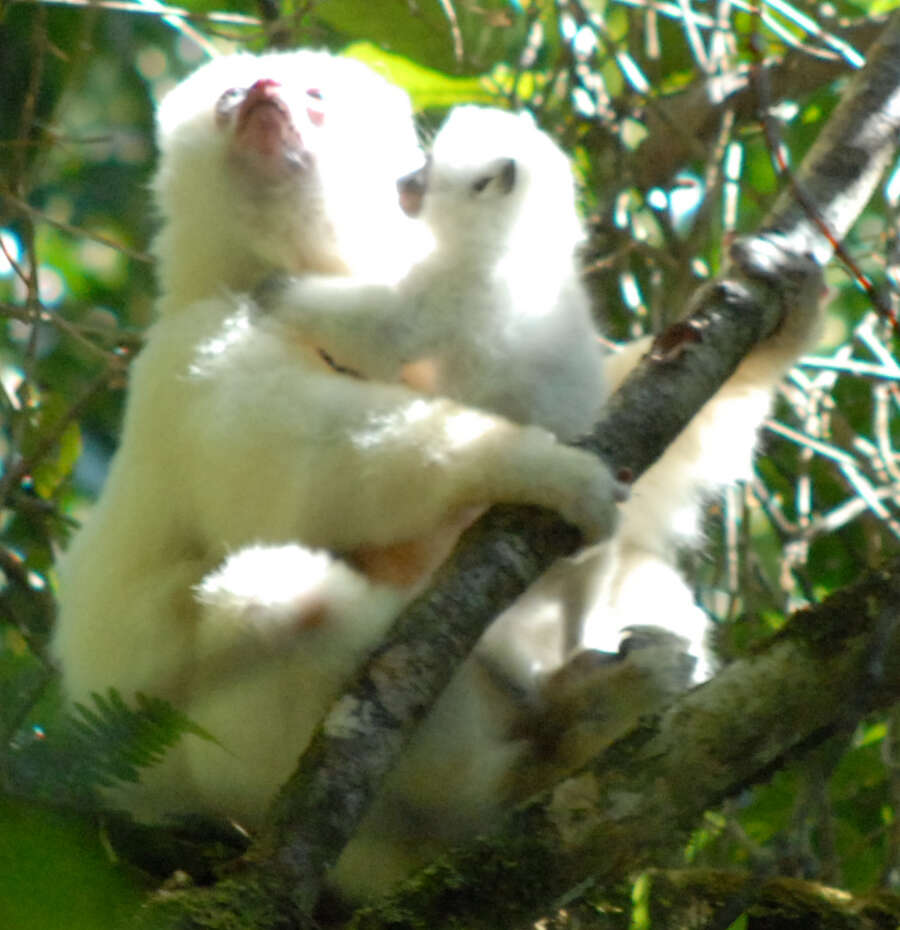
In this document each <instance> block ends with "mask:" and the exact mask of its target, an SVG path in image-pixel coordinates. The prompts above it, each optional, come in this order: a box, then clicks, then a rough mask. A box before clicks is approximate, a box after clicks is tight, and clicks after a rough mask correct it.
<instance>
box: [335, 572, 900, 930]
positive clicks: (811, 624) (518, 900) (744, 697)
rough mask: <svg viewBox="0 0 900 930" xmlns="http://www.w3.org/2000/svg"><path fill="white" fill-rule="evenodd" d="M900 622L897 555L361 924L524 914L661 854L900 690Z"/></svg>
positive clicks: (455, 922)
mask: <svg viewBox="0 0 900 930" xmlns="http://www.w3.org/2000/svg"><path fill="white" fill-rule="evenodd" d="M898 621H900V560H898V561H897V562H895V563H894V564H893V565H892V566H891V567H890V569H889V570H887V571H882V572H879V573H876V574H874V575H872V576H871V577H869V578H867V579H866V580H865V581H863V582H862V583H860V584H858V585H856V586H855V587H853V588H850V589H846V590H844V591H842V592H840V593H838V594H836V595H834V596H833V597H832V598H830V599H829V600H828V601H826V602H825V603H824V604H822V605H820V606H819V607H817V608H815V609H810V610H807V611H804V612H802V613H800V614H798V615H796V616H795V617H794V618H793V619H792V620H791V622H790V623H789V624H788V626H787V627H786V628H785V630H784V631H783V633H782V634H781V635H780V636H779V637H778V638H777V639H776V640H775V641H774V642H773V643H772V644H771V645H770V646H769V648H768V649H766V650H765V652H763V653H761V654H759V655H758V656H756V657H753V658H749V659H744V660H740V661H737V662H735V663H733V664H732V665H730V666H729V667H728V668H726V669H725V670H724V671H723V672H721V673H720V674H719V675H717V676H716V677H715V678H714V679H713V680H712V681H710V682H708V683H707V684H706V685H704V686H703V687H701V688H698V689H696V690H694V691H692V692H690V693H689V694H686V695H684V697H682V698H681V699H680V700H678V701H677V702H676V703H675V704H673V705H672V706H671V707H670V708H669V709H668V710H666V711H665V712H664V713H663V714H661V715H660V716H659V717H658V718H656V719H655V720H653V721H650V722H645V723H644V724H643V725H642V726H641V728H640V729H638V730H637V731H635V732H633V733H632V734H631V735H630V736H628V737H627V738H626V739H625V740H623V741H622V742H620V743H618V744H615V745H614V746H613V747H612V748H611V749H610V750H609V751H608V752H607V753H605V754H604V755H602V756H601V757H600V758H598V759H597V760H595V761H593V762H592V763H591V764H589V765H588V766H587V767H586V768H584V769H583V770H582V771H580V772H578V773H577V774H574V775H572V776H571V777H569V778H567V779H565V780H564V781H562V782H561V783H560V784H559V785H557V786H556V787H554V788H553V789H552V790H551V791H549V792H547V793H545V794H544V795H542V796H540V797H539V798H538V799H536V800H535V801H533V802H530V803H529V804H528V805H527V806H525V807H523V808H521V809H520V810H518V811H516V812H515V813H514V814H513V815H512V816H511V817H510V818H509V819H508V821H507V823H506V826H505V828H504V829H503V831H502V832H501V833H500V834H499V835H498V836H496V837H493V838H491V840H490V841H487V840H485V841H482V842H480V843H479V844H477V845H475V846H473V847H472V848H471V849H467V850H465V851H463V852H461V853H460V855H459V856H458V857H455V858H454V859H452V860H447V861H444V862H442V863H440V864H438V865H436V866H432V867H430V868H429V869H428V870H426V872H425V873H423V874H422V875H421V876H419V877H417V878H416V879H414V880H413V881H412V882H410V883H409V885H408V887H407V889H406V890H404V892H402V893H401V894H399V895H398V896H396V897H395V898H392V899H391V900H390V901H389V902H388V903H387V904H385V905H384V906H381V907H376V908H371V909H368V910H366V911H364V912H361V913H360V914H359V915H357V917H356V919H355V921H354V923H353V927H354V930H382V928H386V927H387V926H390V927H391V930H403V928H405V927H408V928H410V930H413V928H414V927H422V926H427V927H430V928H432V930H440V928H442V927H445V928H451V927H461V926H465V927H471V928H479V927H484V928H492V930H497V928H502V927H514V926H524V925H526V921H527V920H528V919H529V918H533V917H536V916H539V914H540V913H541V911H542V909H545V908H547V907H548V905H549V904H550V903H551V902H553V901H555V900H558V899H560V898H561V897H562V896H563V895H565V894H566V893H567V892H568V891H570V890H571V889H572V888H574V887H576V886H577V885H579V884H580V883H582V882H583V881H584V880H585V879H586V878H588V877H592V878H593V879H594V882H595V884H596V885H598V886H604V885H611V884H614V883H616V882H618V881H621V880H623V879H624V878H626V877H627V876H628V874H629V873H631V872H633V871H635V870H637V869H640V868H642V867H645V866H646V865H648V864H652V863H659V862H660V861H661V859H664V857H665V856H666V855H667V853H671V852H673V851H676V850H677V849H678V848H680V846H681V845H683V843H684V841H685V839H686V837H687V834H688V833H689V832H690V830H691V829H692V828H693V827H694V825H695V824H696V822H697V818H698V817H699V816H700V815H701V814H702V812H703V811H704V810H707V809H709V808H713V807H715V806H717V805H718V804H719V803H720V802H721V801H722V800H723V799H724V798H726V797H728V796H731V795H734V794H736V793H737V792H739V791H741V790H742V789H744V788H745V787H746V786H748V785H749V784H752V783H754V782H757V781H760V780H762V779H765V778H766V777H767V776H768V775H769V774H770V773H771V771H772V770H773V769H774V768H776V767H777V766H779V765H780V764H782V763H783V761H784V759H785V757H790V756H792V755H794V754H795V753H800V752H802V751H803V750H804V749H807V748H809V747H810V746H812V745H814V744H816V743H818V742H819V741H821V740H822V739H824V738H825V737H827V736H828V735H830V734H831V733H833V732H835V731H836V730H841V729H843V728H846V727H851V726H853V725H854V724H855V722H856V721H857V720H858V719H859V717H860V716H861V715H862V714H864V713H866V712H868V711H870V710H873V709H876V708H884V707H887V706H889V705H890V704H892V703H893V702H895V701H896V700H897V699H898V698H900V622H898ZM612 674H613V675H615V670H614V667H613V671H612ZM616 687H617V683H616V682H615V680H614V679H612V680H611V681H610V683H609V689H610V691H611V692H612V691H614V689H615V688H616Z"/></svg>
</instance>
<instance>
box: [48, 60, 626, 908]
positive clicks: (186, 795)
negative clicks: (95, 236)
mask: <svg viewBox="0 0 900 930" xmlns="http://www.w3.org/2000/svg"><path fill="white" fill-rule="evenodd" d="M159 145H160V151H161V163H160V168H159V173H158V176H157V180H156V185H155V191H156V197H157V201H158V206H159V211H160V214H161V216H162V219H163V225H162V229H161V231H160V233H159V236H158V238H157V241H156V244H155V250H156V254H157V256H158V259H159V275H160V283H161V291H162V293H161V296H160V301H159V310H160V319H159V321H158V322H157V323H156V324H155V325H154V327H153V328H152V329H151V330H150V332H149V333H148V337H147V342H146V345H145V348H144V349H143V351H142V353H141V355H140V357H139V358H138V360H137V361H136V363H135V364H134V366H133V369H132V377H131V385H130V391H129V397H128V404H127V411H126V415H125V423H124V427H123V433H122V440H121V445H120V448H119V450H118V452H117V454H116V456H115V459H114V462H113V465H112V468H111V471H110V474H109V477H108V480H107V483H106V486H105V488H104V491H103V494H102V496H101V499H100V500H99V502H98V504H97V506H96V508H95V510H94V512H93V513H92V515H91V518H90V520H89V521H88V522H87V524H86V525H85V526H84V528H83V529H82V530H81V531H80V532H79V533H78V535H77V536H76V538H75V539H74V540H73V543H72V545H71V546H70V548H69V550H68V552H67V553H66V554H65V557H64V558H63V560H62V562H61V564H60V566H59V586H60V616H59V624H58V628H57V632H56V635H55V639H54V644H53V648H54V652H55V655H56V656H57V658H58V660H59V663H60V666H61V669H62V676H63V685H64V688H65V691H66V694H67V695H68V697H69V698H71V699H73V700H85V699H87V698H88V696H89V694H90V692H93V691H100V692H103V691H105V690H106V689H108V688H110V687H114V688H117V689H118V690H119V691H120V692H121V693H122V694H123V695H124V696H125V697H126V698H127V697H131V696H132V695H133V694H134V693H135V692H144V693H148V694H154V695H159V696H162V697H165V698H167V699H168V700H170V701H172V702H173V703H175V704H176V705H178V706H179V707H181V708H182V709H184V710H185V711H186V712H187V714H188V715H189V716H190V717H191V718H192V719H194V720H195V721H197V722H198V723H199V724H200V725H202V726H203V727H204V728H205V729H207V730H208V731H209V732H210V733H211V734H213V736H214V737H215V738H216V740H217V742H215V743H214V742H210V741H205V740H201V739H198V738H195V737H187V738H185V739H184V740H182V741H181V743H180V744H179V745H178V746H177V747H176V748H175V749H174V750H173V751H172V752H171V753H169V754H168V756H167V758H166V760H165V762H164V763H163V764H162V765H161V766H159V767H157V768H154V769H150V770H148V771H147V772H146V776H145V778H144V780H143V783H142V785H141V786H139V787H138V788H136V789H135V790H133V791H127V792H126V791H124V789H123V792H122V793H121V794H120V795H119V796H118V798H116V799H115V800H117V801H118V802H119V803H123V804H125V805H127V806H128V807H129V808H131V809H132V810H133V811H134V812H135V813H136V814H137V815H138V816H141V817H153V818H155V817H160V816H163V815H165V814H167V813H173V812H174V813H177V812H189V811H196V810H207V811H215V812H219V813H222V814H226V815H230V816H233V817H235V818H237V819H239V820H243V821H244V822H246V823H248V824H250V825H252V824H253V823H255V822H257V821H258V820H259V818H260V816H261V814H262V812H263V810H264V809H265V806H266V804H267V802H268V801H269V800H270V798H271V796H272V795H273V793H274V791H275V790H276V789H277V787H278V786H279V785H280V784H281V783H283V782H284V781H285V780H286V778H287V776H288V775H289V774H290V772H291V771H292V769H293V768H294V766H295V764H296V760H297V758H298V756H299V754H300V752H301V751H302V749H303V747H304V745H305V744H306V742H307V740H308V738H309V735H310V733H311V731H312V728H313V727H314V726H315V724H316V723H317V722H318V720H319V719H320V717H321V716H322V714H323V713H324V711H325V710H326V709H327V707H328V706H329V705H330V703H331V701H332V700H333V699H334V698H335V697H336V696H337V695H338V694H339V693H340V691H341V689H342V686H343V685H344V684H345V683H346V681H347V679H348V676H349V675H351V674H352V672H353V671H354V670H355V668H356V667H357V665H358V664H359V661H360V660H361V658H362V657H363V656H364V655H365V653H366V652H367V651H368V650H369V649H370V648H371V647H372V646H373V645H374V644H375V643H377V642H378V641H379V640H380V638H381V636H382V635H383V632H384V629H385V627H386V624H387V623H388V622H389V620H390V619H391V618H392V617H393V616H394V615H395V614H396V613H397V611H398V609H399V607H400V606H401V605H402V604H403V603H404V602H405V601H406V600H407V599H408V597H409V596H410V591H411V590H412V589H411V588H409V587H407V588H403V589H401V588H396V587H390V586H387V585H375V584H370V583H369V582H368V581H367V579H366V578H364V577H363V576H361V575H359V574H357V573H356V572H355V571H353V570H352V569H351V568H349V567H348V566H347V565H345V564H343V562H342V561H340V560H339V559H337V558H336V557H335V556H333V555H332V554H331V553H332V552H334V553H347V554H348V555H352V554H353V553H354V552H355V551H356V550H357V549H367V550H369V551H371V550H372V549H373V547H385V546H387V547H390V546H392V545H395V544H406V543H408V542H410V541H414V540H415V539H416V538H417V537H425V538H426V539H427V538H430V537H432V536H436V537H440V536H441V534H442V531H443V529H444V527H445V526H446V525H448V524H449V525H451V526H452V525H453V524H454V523H455V522H457V521H459V519H461V516H462V515H464V514H465V512H466V511H467V510H468V509H470V508H473V507H475V508H477V507H482V506H484V505H486V504H489V503H490V502H493V501H518V502H524V503H531V504H538V505H543V506H547V507H551V508H555V509H557V510H559V511H560V512H561V513H562V514H563V516H565V517H567V518H568V519H570V520H571V521H573V522H574V523H576V524H578V525H579V526H580V527H581V528H582V529H583V530H584V531H585V533H586V534H587V536H588V537H590V538H603V537H604V536H606V535H607V534H608V533H609V532H610V531H611V529H612V528H613V526H614V523H615V500H614V498H615V491H616V482H615V481H614V480H613V479H612V477H611V476H610V475H609V472H608V470H607V469H606V468H605V467H604V466H602V465H601V464H599V463H598V462H597V460H596V459H594V458H593V457H592V456H590V455H588V454H586V453H583V452H581V451H578V450H575V449H571V448H568V447H566V446H563V445H561V444H560V443H558V442H557V441H556V439H555V438H554V437H553V435H552V434H551V433H549V432H547V431H545V430H543V429H541V428H539V427H521V426H517V425H514V424H512V423H511V422H510V421H508V420H504V419H501V418H499V417H497V416H495V415H492V414H489V413H486V412H481V411H478V410H475V409H473V408H468V407H462V406H460V405H458V404H456V403H454V402H452V401H450V400H447V399H437V398H426V397H424V396H423V395H421V394H417V393H413V392H412V391H411V390H409V389H407V388H406V387H404V386H401V385H388V384H377V383H374V382H371V381H362V380H359V379H356V378H351V377H347V376H344V375H340V374H338V373H336V372H335V371H334V370H333V369H332V368H331V367H329V366H328V365H327V364H326V363H325V362H324V361H323V360H322V358H321V356H320V354H319V353H318V352H317V351H316V349H315V348H314V347H311V346H308V345H305V344H303V343H302V342H300V341H298V340H297V339H296V338H295V335H294V334H293V333H291V332H290V331H289V330H288V329H287V328H286V327H285V326H283V325H282V324H279V323H278V322H277V321H276V320H273V319H272V318H271V316H267V315H265V314H263V313H260V312H259V310H258V308H257V307H256V306H255V305H254V303H253V302H252V301H251V300H250V299H249V298H248V297H247V296H246V292H247V291H248V290H249V289H250V288H252V287H253V286H254V285H255V284H257V282H258V281H260V280H261V279H263V278H264V277H265V276H266V275H267V274H270V273H271V272H273V271H287V272H292V273H301V272H312V271H315V272H320V273H329V274H346V273H355V274H366V275H367V276H370V275H371V274H373V273H375V272H376V271H377V272H379V273H380V274H382V275H383V276H385V277H388V278H389V277H390V276H391V275H393V276H394V277H396V276H397V273H398V271H400V270H402V269H403V268H404V267H405V266H408V264H409V260H410V256H411V255H413V254H414V253H415V248H416V246H415V241H416V239H417V237H416V236H415V235H414V230H412V229H411V227H410V225H409V221H408V220H407V218H406V217H405V216H404V215H403V214H402V213H401V211H400V210H399V207H398V206H397V203H396V194H395V187H394V184H395V180H396V178H397V177H398V176H400V175H401V174H404V173H406V172H407V171H408V170H409V168H410V167H411V163H412V161H413V160H415V158H416V154H417V147H416V141H415V134H414V131H413V125H412V119H411V113H410V108H409V102H408V100H407V98H406V97H405V95H404V94H403V93H402V92H400V91H399V90H397V89H396V88H393V87H391V86H389V85H388V84H387V83H386V82H385V81H383V80H382V79H381V78H379V77H377V76H376V75H374V74H373V73H372V72H371V71H369V70H368V69H367V68H365V67H364V66H362V65H360V64H358V63H355V62H351V61H348V60H340V59H335V58H333V57H331V56H329V55H327V54H323V53H312V52H298V53H294V54H287V55H266V56H263V57H260V58H255V57H252V56H247V55H238V56H234V57H231V58H226V59H220V60H217V61H214V62H212V63H210V64H208V65H206V66H205V67H203V68H201V69H200V70H199V71H198V72H197V73H195V74H194V75H193V76H191V77H190V78H188V79H187V80H186V81H185V82H183V83H182V84H181V85H180V86H179V87H177V88H176V89H175V90H174V91H173V92H172V93H171V94H170V95H169V96H168V97H167V98H166V99H165V100H164V102H163V104H162V106H161V108H160V112H159ZM406 243H409V245H408V247H407V245H406ZM385 246H389V248H387V249H386V248H385ZM509 710H510V707H509V706H508V703H507V702H506V701H505V699H504V696H503V695H499V694H495V693H494V684H493V682H492V680H491V679H490V677H489V676H487V675H486V674H485V673H484V672H483V671H482V670H481V668H480V666H479V664H478V663H476V662H470V663H468V664H467V666H466V668H465V669H463V671H462V673H461V675H460V676H458V677H457V679H456V681H455V682H454V684H453V685H452V686H451V688H450V689H449V691H448V693H447V695H446V696H445V697H444V698H443V699H442V701H441V702H440V705H439V706H438V707H437V708H436V709H435V712H434V714H433V715H432V718H431V720H430V721H429V723H428V724H426V726H425V727H424V728H423V731H422V732H421V733H420V734H419V735H418V736H417V737H416V740H415V741H414V743H413V745H412V746H411V747H410V749H409V751H408V752H407V753H406V755H405V757H404V758H403V759H402V760H401V762H400V764H399V766H398V769H397V771H396V772H395V773H394V775H393V776H392V778H391V779H390V781H389V784H388V785H387V786H386V789H385V793H384V796H383V798H382V801H381V802H380V806H379V807H378V808H377V809H376V811H375V812H373V815H372V818H371V819H370V825H369V827H368V828H364V829H363V830H362V831H361V834H360V836H359V837H358V838H357V839H356V840H354V841H353V843H351V846H350V847H349V848H348V850H347V853H346V855H345V856H344V858H343V859H342V861H341V863H340V864H339V865H338V868H337V880H338V881H339V882H340V883H341V884H343V886H344V887H345V888H348V889H350V890H351V891H361V890H365V889H367V888H371V887H373V886H375V887H377V886H379V885H380V884H382V883H383V882H384V881H385V880H387V879H389V878H393V877H395V876H396V875H397V874H399V873H402V871H403V870H404V869H405V868H407V867H408V865H409V863H410V862H414V861H420V860H421V858H422V856H423V855H427V853H428V846H429V841H434V842H435V843H438V844H440V843H441V842H447V841H450V840H455V839H458V838H460V837H461V836H465V835H471V834H472V833H473V832H474V831H475V830H476V829H477V828H478V827H480V826H483V824H484V823H485V818H487V817H489V816H490V815H491V813H492V812H493V811H495V810H496V807H497V798H498V795H499V792H500V782H501V780H502V779H503V777H504V774H505V773H506V771H507V770H508V768H509V766H510V764H511V762H512V760H513V759H514V758H515V757H517V756H518V754H519V752H520V750H521V744H520V742H517V741H515V740H512V739H509V738H507V736H506V732H505V726H506V723H507V722H508V721H507V716H508V712H509ZM416 823H417V824H418V825H419V827H420V828H421V829H422V830H423V838H422V841H421V842H420V840H419V839H418V838H412V839H411V837H410V833H409V829H410V824H416ZM395 840H398V845H397V846H396V848H395V845H394V843H395ZM407 859H408V860H409V861H407Z"/></svg>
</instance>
